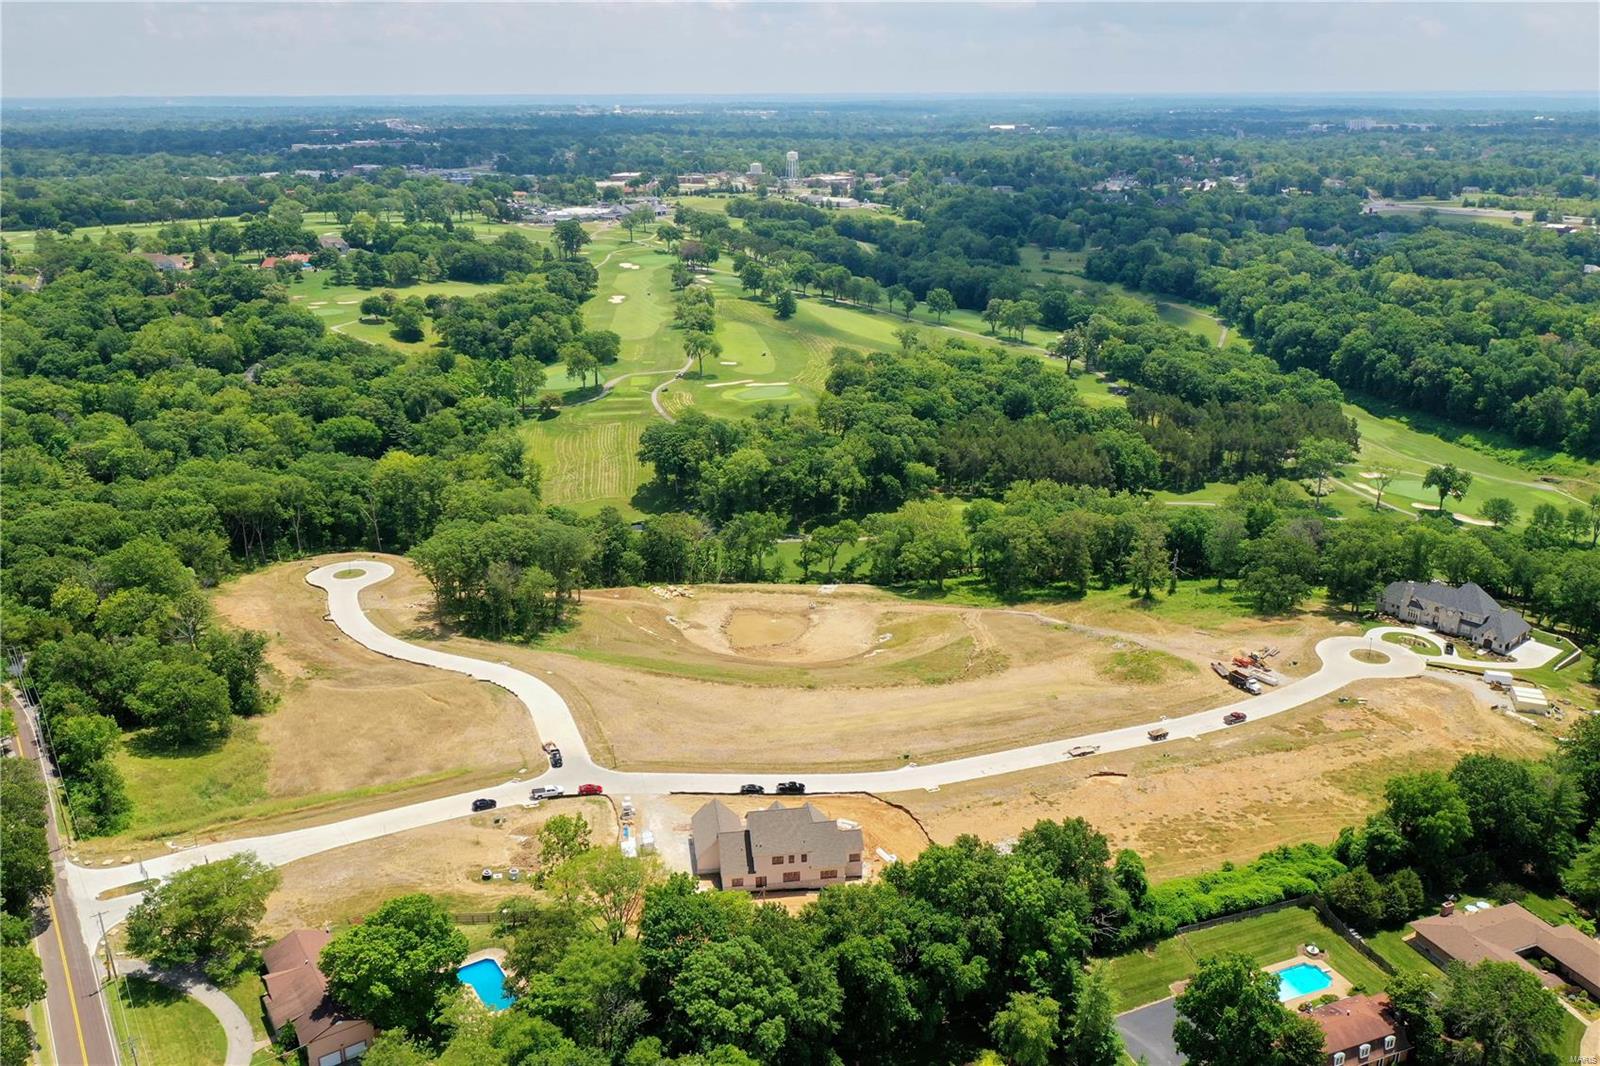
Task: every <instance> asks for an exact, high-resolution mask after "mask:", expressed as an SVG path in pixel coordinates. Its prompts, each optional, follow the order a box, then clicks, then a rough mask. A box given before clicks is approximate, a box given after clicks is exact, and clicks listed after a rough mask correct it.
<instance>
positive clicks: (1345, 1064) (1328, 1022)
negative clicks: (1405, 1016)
mask: <svg viewBox="0 0 1600 1066" xmlns="http://www.w3.org/2000/svg"><path fill="white" fill-rule="evenodd" d="M1309 1017H1310V1018H1311V1020H1312V1021H1314V1022H1316V1023H1317V1028H1319V1029H1321V1030H1322V1053H1323V1055H1325V1056H1326V1058H1325V1059H1324V1060H1323V1061H1324V1062H1325V1063H1326V1064H1327V1066H1387V1064H1388V1063H1391V1062H1405V1061H1407V1060H1408V1059H1410V1058H1411V1041H1410V1040H1409V1039H1408V1038H1407V1037H1406V1031H1405V1027H1404V1026H1402V1025H1401V1024H1400V1019H1399V1018H1397V1017H1396V1016H1395V1013H1394V1010H1393V1008H1392V1007H1390V1005H1389V1000H1388V998H1387V997H1385V996H1349V997H1347V998H1345V999H1341V1000H1336V1001H1335V1002H1333V1003H1328V1004H1325V1005H1323V1006H1321V1007H1317V1008H1315V1009H1313V1010H1312V1011H1310V1012H1309Z"/></svg>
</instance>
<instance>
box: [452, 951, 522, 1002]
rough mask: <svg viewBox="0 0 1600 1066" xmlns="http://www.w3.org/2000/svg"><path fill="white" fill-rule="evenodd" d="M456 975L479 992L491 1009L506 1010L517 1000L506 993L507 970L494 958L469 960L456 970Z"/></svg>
mask: <svg viewBox="0 0 1600 1066" xmlns="http://www.w3.org/2000/svg"><path fill="white" fill-rule="evenodd" d="M456 976H457V977H458V978H460V979H461V983H462V984H464V985H467V986H468V987H470V988H471V989H472V990H473V991H474V992H476V993H478V998H479V999H481V1000H483V1005H484V1006H485V1007H488V1008H489V1009H490V1010H505V1009H506V1008H507V1007H509V1006H511V1004H513V1003H515V1002H516V998H515V997H514V996H510V995H507V994H506V972H505V971H504V970H502V969H501V968H500V964H499V963H498V962H496V961H495V960H493V959H479V960H478V961H477V962H469V963H467V964H466V965H465V966H463V967H461V969H459V970H457V971H456Z"/></svg>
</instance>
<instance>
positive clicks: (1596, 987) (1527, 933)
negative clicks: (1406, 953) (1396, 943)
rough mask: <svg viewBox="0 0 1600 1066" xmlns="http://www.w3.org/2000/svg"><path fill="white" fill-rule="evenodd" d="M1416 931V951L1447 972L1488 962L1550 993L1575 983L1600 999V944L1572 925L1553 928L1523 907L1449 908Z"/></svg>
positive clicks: (1419, 923)
mask: <svg viewBox="0 0 1600 1066" xmlns="http://www.w3.org/2000/svg"><path fill="white" fill-rule="evenodd" d="M1411 927H1412V928H1413V929H1414V930H1416V936H1414V937H1413V938H1412V941H1411V946H1412V947H1414V948H1416V949H1417V950H1418V951H1420V952H1421V953H1422V954H1423V955H1425V956H1427V957H1428V958H1429V959H1432V960H1433V961H1434V962H1435V963H1437V964H1438V965H1439V966H1441V967H1442V966H1446V965H1448V964H1450V963H1452V962H1460V963H1463V964H1465V965H1467V966H1475V965H1477V964H1478V963H1480V962H1483V961H1485V960H1487V959H1493V960H1496V961H1498V962H1514V963H1516V964H1517V965H1518V966H1521V967H1522V968H1523V969H1525V970H1528V971H1530V972H1532V973H1534V974H1535V975H1537V976H1538V978H1539V980H1540V981H1542V982H1543V983H1544V985H1545V986H1546V987H1547V988H1560V987H1561V986H1562V985H1564V984H1572V985H1577V986H1578V987H1579V988H1581V989H1583V990H1584V991H1585V992H1587V993H1588V994H1589V995H1590V996H1593V997H1595V998H1600V940H1596V939H1595V938H1594V937H1592V936H1584V935H1583V933H1581V932H1579V931H1578V930H1577V929H1575V928H1573V927H1572V926H1570V925H1550V924H1549V923H1547V922H1545V921H1543V920H1542V919H1540V918H1539V917H1538V916H1536V915H1535V914H1533V913H1532V912H1531V911H1528V910H1526V909H1524V908H1523V907H1522V905H1521V904H1517V903H1507V904H1505V905H1504V906H1500V907H1485V908H1483V909H1481V910H1470V909H1459V910H1458V909H1456V908H1455V907H1454V906H1453V905H1451V904H1448V903H1447V904H1445V910H1444V913H1442V914H1439V915H1437V916H1435V917H1432V918H1420V919H1418V920H1417V921H1415V922H1413V923H1411ZM1532 960H1539V961H1540V962H1541V965H1539V966H1535V965H1534V964H1533V961H1532Z"/></svg>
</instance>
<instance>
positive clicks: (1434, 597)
mask: <svg viewBox="0 0 1600 1066" xmlns="http://www.w3.org/2000/svg"><path fill="white" fill-rule="evenodd" d="M1383 599H1384V602H1385V603H1392V604H1401V605H1404V604H1409V603H1417V604H1420V605H1425V606H1434V605H1437V606H1439V607H1443V608H1445V609H1447V610H1452V611H1456V612H1458V613H1459V614H1460V615H1461V616H1462V618H1463V619H1464V620H1465V621H1467V622H1468V623H1470V624H1471V625H1472V627H1473V629H1474V630H1475V631H1476V632H1477V634H1479V635H1483V634H1487V635H1489V636H1492V637H1494V638H1495V641H1496V643H1501V644H1505V645H1508V646H1509V645H1512V644H1516V643H1517V642H1518V641H1520V640H1521V639H1522V638H1523V637H1525V636H1527V634H1528V633H1529V631H1530V628H1531V627H1529V625H1528V623H1527V622H1526V621H1525V620H1524V619H1523V617H1522V616H1521V615H1520V614H1518V613H1517V612H1516V611H1513V610H1510V609H1508V608H1505V607H1502V606H1500V604H1499V603H1498V602H1496V600H1495V598H1494V597H1493V596H1491V595H1489V594H1488V593H1487V592H1485V591H1483V589H1482V588H1481V587H1480V586H1479V585H1478V584H1477V582H1474V581H1469V582H1467V583H1466V584H1465V585H1461V586H1455V585H1446V584H1445V583H1444V582H1442V581H1430V582H1428V583H1426V584H1423V583H1421V582H1417V581H1395V582H1391V583H1390V584H1389V586H1388V587H1387V588H1385V589H1384V590H1383Z"/></svg>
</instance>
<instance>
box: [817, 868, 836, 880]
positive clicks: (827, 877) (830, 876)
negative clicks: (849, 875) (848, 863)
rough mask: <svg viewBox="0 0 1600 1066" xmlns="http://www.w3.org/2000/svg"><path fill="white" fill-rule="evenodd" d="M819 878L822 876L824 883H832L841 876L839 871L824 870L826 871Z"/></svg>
mask: <svg viewBox="0 0 1600 1066" xmlns="http://www.w3.org/2000/svg"><path fill="white" fill-rule="evenodd" d="M819 876H820V877H821V878H822V879H823V880H824V881H831V880H833V879H834V878H835V877H838V876H839V871H838V870H824V871H822V873H821V874H820V875H819Z"/></svg>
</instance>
